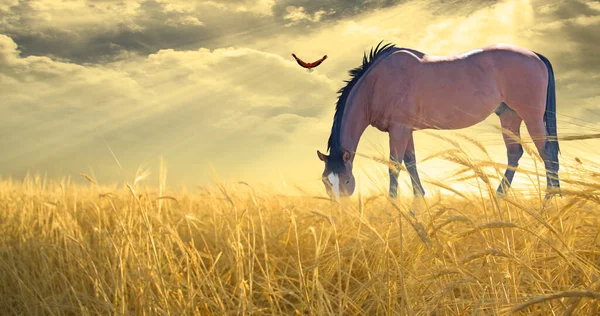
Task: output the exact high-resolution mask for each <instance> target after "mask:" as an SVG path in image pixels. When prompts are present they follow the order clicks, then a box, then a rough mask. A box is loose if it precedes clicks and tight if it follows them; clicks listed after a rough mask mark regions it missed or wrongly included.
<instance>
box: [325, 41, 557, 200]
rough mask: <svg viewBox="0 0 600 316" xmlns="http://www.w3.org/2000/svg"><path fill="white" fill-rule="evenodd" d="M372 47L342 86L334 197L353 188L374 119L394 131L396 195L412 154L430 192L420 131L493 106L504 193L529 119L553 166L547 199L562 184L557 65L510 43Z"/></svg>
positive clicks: (332, 165) (328, 182) (328, 170)
mask: <svg viewBox="0 0 600 316" xmlns="http://www.w3.org/2000/svg"><path fill="white" fill-rule="evenodd" d="M380 45H381V42H380V43H379V44H378V45H377V47H375V50H373V48H371V52H370V54H369V56H367V55H366V52H365V55H364V57H363V62H362V65H360V66H359V67H357V68H355V69H352V70H350V76H351V79H350V80H347V81H345V82H346V83H347V84H346V86H345V87H343V88H342V89H340V90H339V91H338V93H339V94H340V96H339V98H338V101H337V105H336V109H335V115H334V118H333V126H332V128H331V135H330V136H329V141H328V148H327V149H328V150H329V151H330V153H329V155H325V154H323V153H321V152H320V151H318V150H317V155H318V156H319V159H320V160H321V161H323V162H325V170H324V171H323V176H322V179H323V183H324V184H325V187H326V190H327V193H328V194H329V196H330V197H332V198H334V197H340V196H342V195H352V193H353V192H354V188H355V180H354V176H353V174H352V164H353V161H354V156H355V152H356V148H357V147H358V142H359V139H360V137H361V135H362V134H363V132H364V131H365V129H366V128H367V126H369V125H371V126H374V127H375V128H377V129H379V130H380V131H383V132H388V133H389V137H390V160H391V162H392V166H390V169H389V175H390V189H389V195H390V197H391V198H396V196H397V191H398V173H399V171H400V168H399V164H401V163H402V162H403V161H404V164H405V166H406V169H407V170H408V172H409V174H410V177H411V182H412V187H413V193H414V195H415V196H422V195H424V193H425V191H424V190H423V186H422V185H421V181H420V180H419V174H418V172H417V167H416V164H415V147H414V146H415V145H414V140H413V131H415V130H422V129H442V130H453V129H460V128H466V127H469V126H472V125H475V124H477V123H479V122H481V121H483V120H484V119H486V118H487V117H488V116H489V115H490V114H491V113H496V115H498V116H499V118H500V123H501V126H502V128H503V131H504V132H503V137H504V142H505V144H506V149H507V153H508V155H507V156H508V168H507V169H506V171H505V173H504V177H503V179H502V182H501V183H500V185H499V186H498V190H497V194H498V196H500V197H502V196H504V194H505V193H506V190H507V189H508V188H509V187H510V185H511V182H512V179H513V176H514V174H515V168H516V167H517V166H518V164H519V159H520V158H521V156H522V155H523V147H522V146H521V144H520V143H519V142H518V141H515V139H514V138H515V136H517V137H519V136H520V126H521V122H525V125H526V126H527V130H528V131H529V134H530V135H531V138H532V139H533V141H534V143H535V145H536V147H537V150H538V152H539V153H540V156H541V157H542V158H543V160H544V165H545V168H546V179H547V189H548V193H547V194H546V199H548V198H550V197H551V196H552V195H553V194H556V193H557V192H558V191H559V190H560V183H559V179H558V168H559V164H558V153H559V146H558V139H557V137H556V93H555V87H554V71H553V70H552V65H551V64H550V61H548V59H547V58H546V57H544V56H542V55H540V54H538V53H536V52H533V51H530V50H527V49H524V48H521V47H517V46H513V45H505V44H497V45H492V46H488V47H484V48H480V49H475V50H472V51H469V52H466V53H461V54H457V55H452V56H432V55H427V54H424V53H421V52H419V51H416V50H413V49H408V48H397V47H395V46H394V45H392V44H386V45H384V46H380Z"/></svg>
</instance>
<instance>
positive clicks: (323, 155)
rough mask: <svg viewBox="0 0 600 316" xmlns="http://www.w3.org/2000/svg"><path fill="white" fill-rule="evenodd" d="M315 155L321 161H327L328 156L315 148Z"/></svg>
mask: <svg viewBox="0 0 600 316" xmlns="http://www.w3.org/2000/svg"><path fill="white" fill-rule="evenodd" d="M317 156H319V159H321V161H323V162H327V159H328V158H329V156H327V155H325V154H324V153H322V152H320V151H318V150H317Z"/></svg>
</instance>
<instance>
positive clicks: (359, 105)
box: [340, 84, 369, 153]
mask: <svg viewBox="0 0 600 316" xmlns="http://www.w3.org/2000/svg"><path fill="white" fill-rule="evenodd" d="M354 89H358V90H357V91H353V92H354V93H353V94H352V97H351V98H349V99H348V101H347V102H348V104H346V110H345V111H344V117H343V118H342V126H341V133H340V145H341V147H342V148H343V149H344V150H347V151H349V152H351V153H355V152H356V148H358V142H359V141H360V137H361V136H362V134H363V133H364V132H365V129H366V128H367V126H369V118H368V117H367V113H368V111H367V109H365V106H367V104H368V103H367V102H366V99H365V96H366V94H365V93H364V85H363V84H360V85H357V86H355V87H354Z"/></svg>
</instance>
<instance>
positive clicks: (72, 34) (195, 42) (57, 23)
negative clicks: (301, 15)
mask: <svg viewBox="0 0 600 316" xmlns="http://www.w3.org/2000/svg"><path fill="white" fill-rule="evenodd" d="M271 5H272V3H271V1H266V0H235V1H231V2H228V4H227V5H221V4H219V3H216V2H210V1H202V2H191V1H177V0H176V1H164V0H121V1H108V0H97V1H93V2H91V3H90V2H88V1H84V0H76V1H64V0H63V1H60V0H58V1H54V0H32V1H28V2H20V3H19V4H18V5H14V6H11V7H8V6H6V7H5V8H6V10H7V11H6V12H4V13H3V14H0V33H3V34H7V35H9V36H11V38H13V39H14V41H15V42H17V43H18V44H19V46H20V47H21V50H22V52H23V54H24V56H30V55H45V56H53V57H56V58H61V59H66V60H70V61H73V62H79V63H81V62H110V61H113V60H115V59H118V58H119V57H123V56H129V55H130V54H125V53H124V52H133V53H135V54H140V55H147V54H151V53H156V52H157V51H158V50H160V49H168V48H176V49H184V50H185V49H197V48H200V47H213V48H216V47H218V46H216V45H213V44H211V43H212V42H214V41H215V40H217V39H219V38H220V37H222V36H223V35H231V34H234V35H235V34H236V33H239V32H243V31H247V30H248V27H247V26H248V25H253V27H261V26H263V27H264V26H269V25H271V26H272V23H271V18H270V15H271V14H270V8H271ZM273 29H275V28H273ZM230 40H231V38H230ZM229 45H231V43H229Z"/></svg>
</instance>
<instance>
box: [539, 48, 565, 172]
mask: <svg viewBox="0 0 600 316" xmlns="http://www.w3.org/2000/svg"><path fill="white" fill-rule="evenodd" d="M536 55H537V56H538V57H539V58H540V59H541V60H542V61H543V62H544V64H546V68H547V69H548V88H547V92H546V112H544V124H546V134H547V135H548V139H547V140H546V146H545V151H546V155H547V159H549V160H550V161H551V162H552V166H553V168H552V169H553V171H555V172H558V154H559V153H560V147H559V146H558V138H557V135H556V87H555V85H554V70H553V69H552V64H551V63H550V61H549V60H548V58H546V57H545V56H543V55H541V54H538V53H536ZM557 176H558V175H557Z"/></svg>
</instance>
